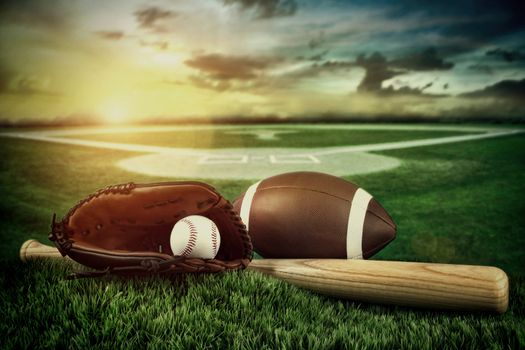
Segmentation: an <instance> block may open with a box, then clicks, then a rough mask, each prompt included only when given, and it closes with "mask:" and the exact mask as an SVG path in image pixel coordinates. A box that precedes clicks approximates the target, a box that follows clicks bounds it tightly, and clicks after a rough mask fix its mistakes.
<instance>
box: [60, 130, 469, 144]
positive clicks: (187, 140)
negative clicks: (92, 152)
mask: <svg viewBox="0 0 525 350" xmlns="http://www.w3.org/2000/svg"><path fill="white" fill-rule="evenodd" d="M269 130H276V131H282V132H290V129H288V128H285V129H279V128H275V127H272V128H270V129H269ZM238 132H241V133H238ZM242 132H250V129H249V128H247V129H245V130H239V129H231V130H227V129H226V130H223V129H221V130H219V131H214V130H188V131H173V132H155V133H137V132H130V133H118V134H89V135H74V136H70V137H74V138H75V139H86V140H93V141H103V142H117V143H132V144H141V145H142V144H145V145H154V146H164V147H182V148H185V147H188V148H242V147H252V148H253V147H271V146H273V145H274V144H275V140H265V139H261V138H258V137H256V136H255V135H253V134H244V133H242ZM464 134H467V133H466V132H456V131H445V130H418V131H413V130H374V131H373V133H371V131H370V130H340V129H337V128H334V129H329V130H326V129H322V130H315V129H314V130H312V129H300V128H298V129H297V130H296V132H292V133H286V134H276V135H275V137H276V138H278V139H279V143H278V144H279V147H297V148H308V147H312V145H315V147H330V146H349V145H361V144H368V143H383V142H396V141H407V140H417V139H425V138H434V137H446V136H457V135H464Z"/></svg>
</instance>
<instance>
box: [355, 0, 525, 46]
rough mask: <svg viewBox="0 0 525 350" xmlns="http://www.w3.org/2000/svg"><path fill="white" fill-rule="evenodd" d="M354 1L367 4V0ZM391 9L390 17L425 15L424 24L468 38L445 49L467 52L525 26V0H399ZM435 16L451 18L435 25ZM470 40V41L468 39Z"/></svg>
mask: <svg viewBox="0 0 525 350" xmlns="http://www.w3.org/2000/svg"><path fill="white" fill-rule="evenodd" d="M354 3H360V4H362V5H365V6H366V5H367V4H369V3H370V2H367V1H366V0H355V1H354ZM381 5H392V2H391V1H388V0H377V1H375V2H374V3H373V6H375V7H379V6H381ZM390 8H391V9H392V10H391V11H390V13H389V16H390V17H394V18H396V19H402V18H406V17H409V16H418V17H421V18H422V19H421V22H422V23H423V24H424V23H425V21H428V23H429V28H430V29H432V30H433V31H434V32H435V33H439V34H440V35H441V36H443V37H445V38H446V37H457V38H462V39H464V41H463V43H461V42H457V43H450V44H449V47H443V48H442V50H443V51H444V52H450V53H454V52H465V51H470V50H472V49H473V47H483V46H484V45H486V43H488V42H493V41H494V40H496V39H497V38H501V37H504V36H506V35H508V34H514V33H515V32H517V31H519V30H523V29H525V16H524V15H523V14H524V13H525V1H523V0H499V1H496V0H480V1H456V0H431V1H424V2H422V1H418V0H399V1H396V2H395V5H394V6H390ZM433 19H450V21H449V22H448V23H447V22H445V23H443V24H442V25H432V24H431V23H432V22H433ZM465 42H468V44H467V45H465V44H464V43H465Z"/></svg>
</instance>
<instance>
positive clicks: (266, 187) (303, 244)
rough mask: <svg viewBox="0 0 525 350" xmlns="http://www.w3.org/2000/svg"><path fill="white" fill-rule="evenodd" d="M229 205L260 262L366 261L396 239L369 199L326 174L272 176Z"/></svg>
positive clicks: (389, 223) (382, 213)
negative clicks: (316, 259)
mask: <svg viewBox="0 0 525 350" xmlns="http://www.w3.org/2000/svg"><path fill="white" fill-rule="evenodd" d="M233 205H234V210H235V211H236V212H237V213H239V214H240V216H241V218H242V220H243V222H244V223H245V224H246V226H247V228H248V233H249V234H250V236H251V238H252V243H253V246H254V250H255V251H256V252H257V253H259V254H260V255H262V256H263V257H265V258H348V259H353V258H355V259H358V258H364V259H367V258H369V257H371V256H372V255H374V254H375V253H377V252H378V251H379V250H381V248H383V247H384V246H386V245H387V244H388V243H389V242H390V241H392V240H393V239H394V238H395V236H396V225H395V224H394V222H393V220H392V218H391V217H390V215H388V213H387V212H386V211H385V209H383V207H382V206H381V205H380V204H379V203H378V202H377V201H376V200H375V199H374V198H372V196H371V195H370V194H368V193H367V192H366V191H365V190H363V189H362V188H359V187H358V186H356V185H354V184H353V183H351V182H348V181H346V180H343V179H341V178H339V177H335V176H332V175H328V174H322V173H314V172H294V173H286V174H281V175H276V176H273V177H270V178H267V179H265V180H262V181H259V182H258V183H256V184H253V185H252V186H250V188H248V190H247V191H246V192H245V193H244V194H242V195H241V196H240V197H239V198H237V199H236V200H235V202H234V204H233Z"/></svg>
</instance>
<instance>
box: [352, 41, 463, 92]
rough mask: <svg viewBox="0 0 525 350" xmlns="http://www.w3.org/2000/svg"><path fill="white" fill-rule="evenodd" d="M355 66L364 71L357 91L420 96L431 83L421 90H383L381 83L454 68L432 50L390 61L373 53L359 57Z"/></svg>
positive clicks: (387, 88) (388, 88)
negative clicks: (400, 76)
mask: <svg viewBox="0 0 525 350" xmlns="http://www.w3.org/2000/svg"><path fill="white" fill-rule="evenodd" d="M355 65H356V66H359V67H362V68H364V69H365V77H364V78H363V80H362V81H361V83H359V86H358V87H357V91H359V92H373V93H383V94H384V93H387V94H393V93H397V94H403V95H415V94H417V95H421V94H423V93H424V90H425V89H427V88H429V87H430V86H432V83H429V84H427V85H426V86H424V87H422V88H411V87H407V86H406V87H402V88H399V89H394V87H392V86H390V87H386V88H383V86H382V85H383V82H384V81H385V80H388V79H391V78H393V77H395V76H397V75H401V74H406V73H409V72H414V71H432V70H448V69H451V68H452V67H453V66H454V64H453V63H451V62H446V61H445V60H443V59H442V58H440V57H439V56H438V53H437V50H436V49H434V48H428V49H425V50H423V51H421V52H416V53H413V54H409V55H406V56H404V57H401V58H398V59H393V60H390V61H389V60H387V58H386V57H385V56H383V55H382V54H381V53H379V52H375V53H373V54H372V55H370V56H368V57H367V56H365V55H359V56H358V57H357V59H356V61H355ZM433 96H435V95H433Z"/></svg>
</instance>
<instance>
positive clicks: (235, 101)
mask: <svg viewBox="0 0 525 350" xmlns="http://www.w3.org/2000/svg"><path fill="white" fill-rule="evenodd" d="M524 10H525V4H523V3H522V2H519V1H511V0H507V1H502V2H501V1H500V2H485V3H484V4H483V6H481V5H480V4H473V3H471V2H467V1H460V2H452V1H445V2H443V1H440V2H437V1H432V2H429V3H425V4H424V5H423V4H419V3H418V2H414V1H411V0H403V1H397V2H395V3H394V4H392V3H391V2H388V1H381V0H379V1H378V0H376V1H372V2H364V1H360V0H359V1H350V2H344V1H322V2H314V1H299V0H272V1H264V0H250V1H248V0H209V1H193V2H171V1H167V0H166V1H164V0H159V1H155V2H154V3H152V4H151V3H148V5H145V4H144V3H143V2H141V1H110V2H102V1H95V2H93V1H90V2H87V1H74V2H71V1H65V0H54V1H43V0H27V1H23V2H21V1H11V2H4V3H2V4H1V5H0V33H1V35H0V124H3V125H10V124H13V125H23V124H24V123H25V124H27V123H35V124H53V123H54V124H61V123H63V124H65V125H68V124H75V123H81V124H82V123H88V124H89V123H97V124H98V123H102V124H133V123H139V124H140V123H147V122H148V121H149V122H151V121H157V122H159V121H160V122H163V121H165V122H170V121H173V122H176V121H177V120H178V121H191V120H193V121H195V122H203V121H204V122H221V121H224V120H235V121H244V122H251V121H255V120H265V119H266V120H272V121H287V122H294V121H302V120H315V121H323V120H325V121H334V120H335V121H345V120H356V121H362V120H381V121H398V120H403V121H410V120H413V121H421V120H440V119H447V120H453V119H459V120H473V121H478V120H491V121H497V120H501V121H504V120H519V121H523V118H524V116H525V99H524V97H525V19H524V18H523V16H522V13H524V12H525V11H524ZM233 117H235V118H233Z"/></svg>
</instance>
